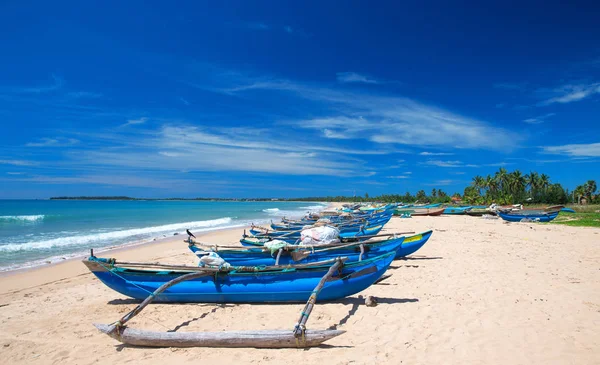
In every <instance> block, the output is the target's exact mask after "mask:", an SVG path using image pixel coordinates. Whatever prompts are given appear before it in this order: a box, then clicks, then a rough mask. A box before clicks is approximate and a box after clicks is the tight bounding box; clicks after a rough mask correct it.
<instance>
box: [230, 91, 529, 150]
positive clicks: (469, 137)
mask: <svg viewBox="0 0 600 365" xmlns="http://www.w3.org/2000/svg"><path fill="white" fill-rule="evenodd" d="M252 90H271V91H287V92H292V93H296V94H297V95H298V96H300V97H303V98H305V99H308V100H313V101H316V102H321V103H324V104H326V105H327V106H329V107H330V108H331V110H332V112H331V114H330V115H329V116H327V117H318V118H314V119H308V120H297V121H294V122H290V123H291V124H295V125H298V126H299V127H301V128H308V129H317V130H321V131H323V130H324V129H326V130H327V132H326V136H327V137H329V138H342V137H343V138H344V139H366V140H369V141H371V142H375V143H379V144H388V145H390V144H403V145H413V146H435V147H452V148H461V149H465V148H471V149H490V150H502V151H505V150H506V149H507V148H510V146H517V145H518V144H519V142H520V141H521V140H522V139H523V137H522V136H521V135H519V134H517V133H513V132H510V131H508V130H506V129H503V128H499V127H494V126H492V125H490V124H488V123H485V122H482V121H480V120H477V119H472V118H469V117H465V116H462V115H458V114H455V113H452V112H450V111H448V110H445V109H442V108H439V107H435V106H431V105H426V104H422V103H419V102H416V101H414V100H411V99H408V98H403V97H388V96H377V95H373V94H364V93H360V92H351V91H337V90H332V89H328V88H323V87H313V86H309V85H302V84H294V83H292V82H289V81H286V80H281V81H274V80H269V81H257V82H253V83H250V84H247V85H243V86H236V87H232V88H228V89H224V90H223V92H226V93H231V94H236V93H239V92H250V91H252ZM432 131H435V133H432ZM507 146H509V147H507Z"/></svg>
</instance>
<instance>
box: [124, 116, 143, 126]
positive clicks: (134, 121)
mask: <svg viewBox="0 0 600 365" xmlns="http://www.w3.org/2000/svg"><path fill="white" fill-rule="evenodd" d="M147 121H148V118H147V117H142V118H138V119H129V120H128V121H127V123H125V124H122V125H121V127H127V126H129V125H138V124H144V123H146V122H147Z"/></svg>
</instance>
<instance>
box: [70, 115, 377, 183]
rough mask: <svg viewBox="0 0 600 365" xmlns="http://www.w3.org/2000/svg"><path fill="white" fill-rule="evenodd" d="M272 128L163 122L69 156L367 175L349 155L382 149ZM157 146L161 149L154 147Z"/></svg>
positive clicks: (113, 162)
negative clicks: (307, 139)
mask: <svg viewBox="0 0 600 365" xmlns="http://www.w3.org/2000/svg"><path fill="white" fill-rule="evenodd" d="M273 133H276V132H273ZM273 133H268V132H264V131H263V132H258V133H257V131H256V130H255V129H254V128H251V127H247V128H218V127H213V128H207V127H204V128H200V127H194V126H190V125H181V124H180V125H170V124H167V125H163V126H162V127H160V128H159V129H158V130H152V129H145V130H144V133H140V134H138V135H137V136H130V135H127V136H126V137H125V136H124V137H123V138H121V137H115V139H114V140H113V142H112V143H111V147H110V148H108V147H107V148H97V149H91V150H88V151H78V152H77V153H72V154H70V155H69V156H70V158H71V159H72V160H73V161H74V162H75V163H78V164H85V165H109V166H121V167H130V168H137V169H155V170H171V171H182V170H186V171H253V172H263V173H277V174H288V175H335V176H370V175H372V174H375V171H370V172H365V169H364V165H365V163H364V161H361V160H359V159H357V158H356V157H352V155H362V154H379V153H387V152H381V151H377V150H370V149H365V150H352V149H345V148H342V147H336V146H331V145H322V144H319V143H314V144H307V143H303V142H299V141H295V142H294V143H288V142H286V139H285V138H284V139H280V138H278V137H277V134H273ZM280 140H281V141H280ZM156 146H160V147H161V149H160V150H159V151H156V148H157V147H156ZM150 156H152V157H150Z"/></svg>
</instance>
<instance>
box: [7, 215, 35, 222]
mask: <svg viewBox="0 0 600 365" xmlns="http://www.w3.org/2000/svg"><path fill="white" fill-rule="evenodd" d="M44 217H45V215H43V214H38V215H0V221H15V222H35V221H41V220H42V219H44Z"/></svg>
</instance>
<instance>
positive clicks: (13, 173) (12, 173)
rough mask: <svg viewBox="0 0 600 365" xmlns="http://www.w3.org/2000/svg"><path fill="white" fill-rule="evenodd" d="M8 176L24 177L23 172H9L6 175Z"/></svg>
mask: <svg viewBox="0 0 600 365" xmlns="http://www.w3.org/2000/svg"><path fill="white" fill-rule="evenodd" d="M6 174H7V175H23V172H13V171H9V172H7V173H6Z"/></svg>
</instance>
